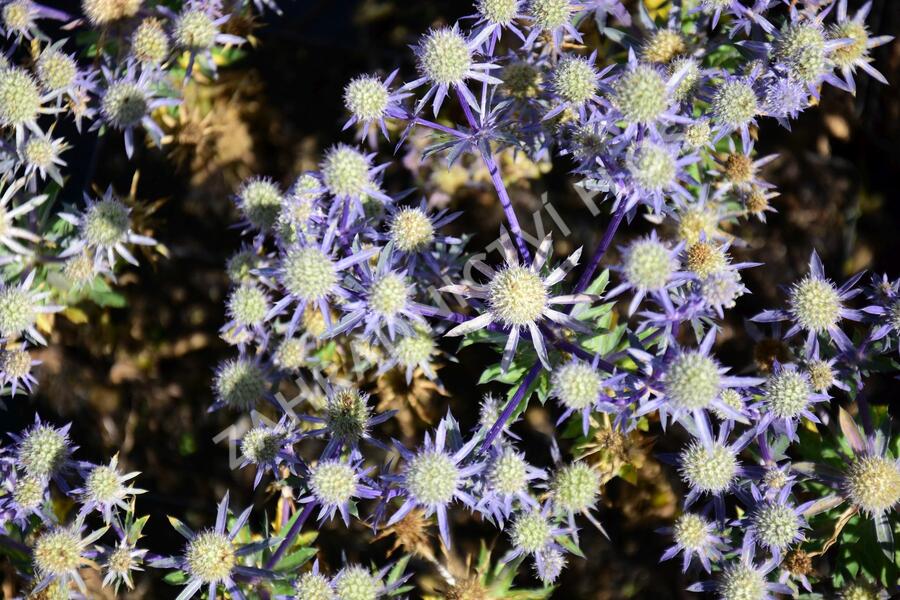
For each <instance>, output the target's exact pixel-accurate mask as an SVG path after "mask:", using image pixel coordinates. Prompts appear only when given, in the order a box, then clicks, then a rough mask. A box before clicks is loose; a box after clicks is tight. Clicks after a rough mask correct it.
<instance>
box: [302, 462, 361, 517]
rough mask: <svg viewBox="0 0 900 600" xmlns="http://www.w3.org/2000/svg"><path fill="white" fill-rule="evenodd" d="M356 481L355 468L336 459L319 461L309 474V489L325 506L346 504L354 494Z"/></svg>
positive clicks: (357, 478) (357, 477) (357, 479)
mask: <svg viewBox="0 0 900 600" xmlns="http://www.w3.org/2000/svg"><path fill="white" fill-rule="evenodd" d="M358 481H359V475H358V474H357V472H356V469H354V468H353V466H351V465H350V464H348V463H345V462H341V461H338V460H331V461H323V462H320V463H319V464H318V465H317V466H315V467H313V469H312V470H311V471H310V475H309V486H310V489H311V490H312V493H313V495H314V496H315V497H316V499H317V500H318V501H319V502H320V503H321V504H322V505H323V506H325V507H331V506H343V505H344V504H346V503H347V502H348V501H349V500H350V498H352V497H353V496H354V495H355V493H356V487H357V483H358Z"/></svg>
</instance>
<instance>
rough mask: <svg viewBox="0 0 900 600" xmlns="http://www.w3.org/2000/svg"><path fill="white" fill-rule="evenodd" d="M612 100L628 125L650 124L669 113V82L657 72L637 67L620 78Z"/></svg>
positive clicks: (649, 68) (644, 67)
mask: <svg viewBox="0 0 900 600" xmlns="http://www.w3.org/2000/svg"><path fill="white" fill-rule="evenodd" d="M611 99H612V102H613V105H614V106H615V107H616V108H617V109H618V110H619V112H621V113H622V117H623V118H624V119H625V121H627V122H629V123H651V122H653V121H655V120H656V119H657V118H658V117H659V116H660V115H661V114H662V113H663V111H665V110H666V106H667V102H668V91H667V90H666V82H665V80H664V79H663V77H662V75H661V74H660V73H659V72H658V71H657V70H656V69H655V68H653V67H651V66H648V65H637V66H636V67H634V68H633V69H631V70H629V71H626V72H625V73H623V74H622V75H621V77H619V79H618V81H616V83H615V85H614V86H613V95H612V98H611Z"/></svg>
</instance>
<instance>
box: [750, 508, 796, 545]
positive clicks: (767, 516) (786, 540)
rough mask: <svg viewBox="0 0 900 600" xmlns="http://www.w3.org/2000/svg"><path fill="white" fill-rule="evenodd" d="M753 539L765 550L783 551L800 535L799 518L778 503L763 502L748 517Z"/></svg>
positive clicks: (792, 510) (792, 511)
mask: <svg viewBox="0 0 900 600" xmlns="http://www.w3.org/2000/svg"><path fill="white" fill-rule="evenodd" d="M750 525H751V527H753V534H754V537H755V538H756V540H757V541H758V542H760V543H761V544H762V545H763V546H765V547H766V548H771V549H773V550H784V549H786V548H787V547H788V546H789V545H791V544H792V543H793V542H794V540H796V539H797V537H798V535H799V534H800V518H799V517H798V516H797V514H796V513H795V512H794V509H793V508H791V507H790V506H788V505H786V504H782V503H780V502H764V503H762V504H761V505H760V506H758V507H757V508H755V509H754V511H753V513H752V514H751V515H750Z"/></svg>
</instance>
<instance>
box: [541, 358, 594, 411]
mask: <svg viewBox="0 0 900 600" xmlns="http://www.w3.org/2000/svg"><path fill="white" fill-rule="evenodd" d="M551 382H552V393H553V395H554V397H556V399H557V400H559V401H560V403H561V404H562V405H563V406H565V407H566V408H571V409H573V410H581V409H584V408H587V407H589V406H591V405H593V404H594V403H595V402H596V401H597V398H598V397H599V396H600V389H601V386H602V385H603V380H602V379H601V378H600V374H599V373H597V371H596V369H594V368H593V367H591V365H590V364H588V363H586V362H584V361H580V360H573V361H571V362H568V363H566V364H564V365H562V366H561V367H558V368H557V369H555V370H554V371H553V375H552V378H551Z"/></svg>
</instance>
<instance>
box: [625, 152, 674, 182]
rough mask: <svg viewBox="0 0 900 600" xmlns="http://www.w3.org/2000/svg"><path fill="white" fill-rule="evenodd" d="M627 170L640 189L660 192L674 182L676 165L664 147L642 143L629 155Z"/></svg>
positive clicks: (670, 153)
mask: <svg viewBox="0 0 900 600" xmlns="http://www.w3.org/2000/svg"><path fill="white" fill-rule="evenodd" d="M628 170H629V172H630V173H631V176H632V177H633V178H634V180H635V181H636V182H637V184H638V185H639V186H640V187H641V188H643V189H645V190H652V191H661V190H664V189H666V188H668V187H669V186H670V185H671V184H672V182H673V181H674V180H675V175H676V174H677V172H678V165H677V163H676V160H675V157H674V156H673V155H672V152H671V151H670V150H669V149H668V148H666V146H664V145H662V144H658V143H656V142H651V141H644V142H642V143H641V144H640V145H639V146H637V147H636V148H635V149H634V150H633V152H632V153H631V156H630V160H629V166H628Z"/></svg>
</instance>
